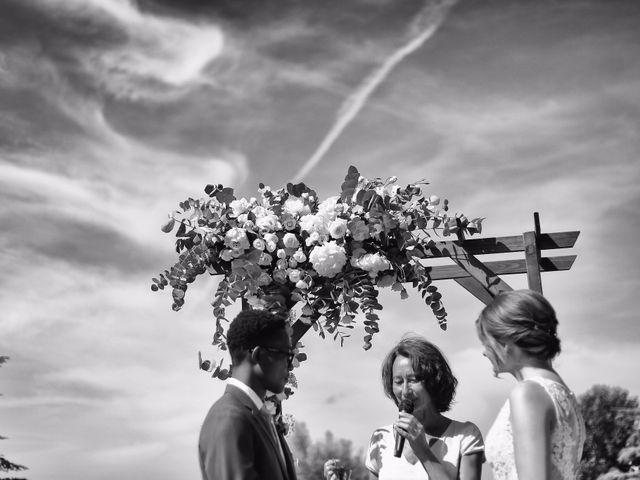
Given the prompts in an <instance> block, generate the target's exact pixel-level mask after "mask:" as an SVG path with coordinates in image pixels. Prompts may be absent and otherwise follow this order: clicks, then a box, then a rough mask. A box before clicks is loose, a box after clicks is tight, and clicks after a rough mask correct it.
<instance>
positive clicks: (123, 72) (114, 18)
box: [31, 0, 224, 101]
mask: <svg viewBox="0 0 640 480" xmlns="http://www.w3.org/2000/svg"><path fill="white" fill-rule="evenodd" d="M31 5H33V6H34V8H36V9H37V10H38V13H39V14H41V15H44V16H46V17H47V20H48V21H55V22H57V23H58V25H59V26H58V30H59V37H58V38H57V39H54V43H53V44H52V48H53V51H52V54H53V56H54V57H55V58H56V59H58V60H59V61H60V63H61V64H63V65H65V68H66V69H68V72H69V73H73V74H77V73H79V72H78V71H77V70H78V69H79V71H80V72H82V75H83V77H84V79H83V81H84V82H89V84H91V85H93V86H94V87H97V88H99V89H100V90H101V91H103V92H104V93H106V94H108V95H113V96H115V97H117V98H129V99H133V100H139V99H147V100H154V101H158V100H169V99H175V98H177V97H176V96H177V95H183V94H184V93H185V92H187V91H188V90H189V89H192V88H194V87H197V86H199V85H202V84H204V83H206V81H205V77H204V72H205V69H206V67H207V66H208V65H209V64H210V63H211V62H212V61H214V60H215V59H216V58H217V57H218V56H219V55H220V52H221V51H222V49H223V45H224V41H223V34H222V31H221V30H220V28H219V27H218V26H216V25H213V24H210V23H209V24H206V23H204V22H202V23H201V24H194V23H190V22H187V21H184V20H179V19H176V18H171V17H161V16H158V15H153V14H149V13H143V12H141V11H140V10H138V8H137V7H136V6H135V5H134V4H133V3H132V2H131V1H127V0H91V1H90V2H84V1H79V0H57V1H55V2H53V3H52V2H44V1H41V0H33V1H32V2H31ZM81 25H84V26H85V27H81ZM82 39H84V40H86V41H85V42H79V40H82ZM73 69H76V72H73Z"/></svg>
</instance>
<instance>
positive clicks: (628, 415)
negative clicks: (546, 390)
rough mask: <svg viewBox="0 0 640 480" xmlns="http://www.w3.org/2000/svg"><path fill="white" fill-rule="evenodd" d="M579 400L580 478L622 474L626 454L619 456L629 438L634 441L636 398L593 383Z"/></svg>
mask: <svg viewBox="0 0 640 480" xmlns="http://www.w3.org/2000/svg"><path fill="white" fill-rule="evenodd" d="M578 402H579V404H580V408H581V410H582V416H583V417H584V421H585V426H586V440H585V445H584V451H583V455H582V461H581V463H580V476H579V478H580V480H596V479H598V478H599V477H601V476H602V478H606V479H608V480H613V478H619V477H617V476H615V475H622V474H624V471H625V470H628V469H629V466H630V464H625V463H623V462H621V460H624V459H626V457H624V458H620V459H619V456H620V455H621V453H622V452H623V449H625V447H630V446H631V445H629V441H630V440H631V441H633V437H632V435H633V434H634V432H635V430H636V421H637V418H638V398H637V397H632V396H630V395H629V392H628V391H627V390H625V389H624V388H621V387H613V386H608V385H594V386H593V387H591V388H590V389H589V390H587V391H586V392H585V393H583V394H582V395H580V397H579V398H578ZM612 470H613V471H612ZM616 470H617V472H616ZM605 474H606V475H605ZM609 475H613V476H612V477H610V476H609ZM620 478H637V477H620Z"/></svg>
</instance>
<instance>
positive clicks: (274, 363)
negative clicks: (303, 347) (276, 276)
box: [227, 310, 294, 397]
mask: <svg viewBox="0 0 640 480" xmlns="http://www.w3.org/2000/svg"><path fill="white" fill-rule="evenodd" d="M227 346H228V348H229V353H230V355H231V364H232V376H233V377H234V378H237V379H238V380H240V381H242V382H244V383H245V384H246V385H248V386H249V387H251V388H252V389H253V390H254V391H255V392H256V394H258V395H259V396H261V397H262V396H264V394H265V392H266V391H267V390H269V391H270V392H273V393H281V392H282V391H283V390H284V387H285V385H286V384H287V379H288V378H289V371H290V370H291V368H292V361H293V356H294V353H293V351H292V349H291V339H290V336H289V333H288V324H287V321H286V319H285V318H284V317H282V316H280V315H277V314H274V313H270V312H269V311H267V310H243V311H241V312H240V313H239V314H238V315H237V316H236V318H235V319H234V320H233V321H232V322H231V325H229V330H228V331H227Z"/></svg>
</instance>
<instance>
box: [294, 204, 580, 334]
mask: <svg viewBox="0 0 640 480" xmlns="http://www.w3.org/2000/svg"><path fill="white" fill-rule="evenodd" d="M533 217H534V230H533V231H529V232H524V233H522V234H521V235H513V236H506V237H489V238H474V239H465V238H464V237H462V236H458V240H455V241H441V242H435V243H434V244H433V245H432V246H431V249H430V255H428V256H427V257H426V258H425V259H424V260H423V262H424V264H425V266H426V267H427V269H428V270H429V273H430V275H431V278H432V280H434V281H436V280H454V281H455V282H456V283H458V284H459V285H461V286H462V287H464V288H465V289H466V290H467V291H469V292H470V293H471V294H472V295H473V296H475V297H476V298H477V299H479V300H480V301H481V302H483V303H484V304H485V305H486V304H488V303H490V302H491V300H492V299H493V297H495V296H496V295H497V294H498V293H499V292H503V291H509V290H513V288H511V287H510V286H509V284H508V283H507V282H505V281H504V280H503V279H502V278H500V275H514V274H520V273H526V274H527V280H528V284H529V288H530V289H532V290H536V291H538V292H540V293H542V278H541V272H557V271H561V270H569V269H570V268H571V267H572V265H573V262H574V261H575V259H576V257H577V255H559V256H545V257H543V256H542V255H541V252H542V251H543V250H555V249H567V248H572V247H573V246H574V244H575V243H576V240H577V239H578V235H579V234H580V232H579V231H570V232H555V233H541V232H540V217H539V215H538V212H535V213H534V214H533ZM514 252H524V258H520V259H510V260H493V261H486V262H483V261H481V260H480V259H479V258H478V256H479V255H488V254H494V255H495V254H507V253H514ZM443 257H448V258H450V259H451V261H452V262H453V264H451V265H436V266H429V260H430V259H435V258H443ZM432 263H433V262H432ZM310 327H311V325H309V324H307V323H304V322H302V321H300V320H298V321H296V323H294V325H293V338H292V341H293V342H294V344H295V342H297V341H298V340H300V338H302V336H303V335H304V334H305V333H306V332H307V331H308V330H309V328H310Z"/></svg>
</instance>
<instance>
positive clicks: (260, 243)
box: [253, 238, 267, 251]
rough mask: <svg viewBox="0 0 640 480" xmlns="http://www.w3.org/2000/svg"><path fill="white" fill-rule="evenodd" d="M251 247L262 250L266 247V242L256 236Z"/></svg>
mask: <svg viewBox="0 0 640 480" xmlns="http://www.w3.org/2000/svg"><path fill="white" fill-rule="evenodd" d="M253 248H255V249H256V250H260V251H262V250H264V249H265V248H267V244H266V243H265V241H264V240H263V239H261V238H256V239H255V240H254V241H253Z"/></svg>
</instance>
